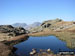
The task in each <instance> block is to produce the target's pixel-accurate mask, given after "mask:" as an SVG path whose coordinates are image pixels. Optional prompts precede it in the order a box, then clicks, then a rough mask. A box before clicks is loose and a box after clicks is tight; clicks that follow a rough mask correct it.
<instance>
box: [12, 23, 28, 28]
mask: <svg viewBox="0 0 75 56" xmlns="http://www.w3.org/2000/svg"><path fill="white" fill-rule="evenodd" d="M12 26H13V27H23V28H25V27H26V26H27V24H26V23H14V24H12Z"/></svg>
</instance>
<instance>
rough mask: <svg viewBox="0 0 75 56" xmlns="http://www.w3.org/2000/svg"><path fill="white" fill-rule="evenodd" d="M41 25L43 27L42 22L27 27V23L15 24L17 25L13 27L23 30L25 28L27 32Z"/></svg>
mask: <svg viewBox="0 0 75 56" xmlns="http://www.w3.org/2000/svg"><path fill="white" fill-rule="evenodd" d="M40 25H41V23H40V22H34V23H33V24H30V25H27V24H26V23H15V24H12V26H13V27H23V28H25V29H27V30H29V29H31V28H35V27H38V26H40Z"/></svg>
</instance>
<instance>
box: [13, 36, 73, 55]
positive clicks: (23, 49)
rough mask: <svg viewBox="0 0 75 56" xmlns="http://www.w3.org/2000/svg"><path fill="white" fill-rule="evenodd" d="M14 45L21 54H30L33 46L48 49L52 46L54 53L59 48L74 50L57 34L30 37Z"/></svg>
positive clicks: (18, 53)
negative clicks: (56, 35)
mask: <svg viewBox="0 0 75 56" xmlns="http://www.w3.org/2000/svg"><path fill="white" fill-rule="evenodd" d="M14 47H16V48H18V50H17V51H16V52H15V53H16V54H17V55H19V56H25V55H26V56H29V52H30V51H32V48H36V49H37V51H38V50H39V49H48V48H50V49H51V50H52V51H53V52H54V53H58V52H59V49H60V50H61V51H74V50H73V49H69V48H68V47H67V46H66V43H65V42H64V41H62V40H59V39H58V38H57V37H55V36H43V37H31V36H30V37H29V38H28V40H26V41H24V42H21V43H19V44H17V45H15V46H14Z"/></svg>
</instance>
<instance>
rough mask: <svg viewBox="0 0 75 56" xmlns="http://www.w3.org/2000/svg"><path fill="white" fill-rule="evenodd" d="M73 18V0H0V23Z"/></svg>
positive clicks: (74, 4) (74, 11)
mask: <svg viewBox="0 0 75 56" xmlns="http://www.w3.org/2000/svg"><path fill="white" fill-rule="evenodd" d="M55 18H61V19H63V20H67V21H73V20H75V0H0V24H13V23H17V22H20V23H27V24H31V23H33V22H37V21H38V22H43V21H45V20H50V19H55Z"/></svg>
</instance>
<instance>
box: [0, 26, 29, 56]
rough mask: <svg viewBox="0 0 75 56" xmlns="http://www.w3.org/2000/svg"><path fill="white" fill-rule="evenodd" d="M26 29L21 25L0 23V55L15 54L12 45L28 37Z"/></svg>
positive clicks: (11, 55)
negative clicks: (16, 26) (14, 25)
mask: <svg viewBox="0 0 75 56" xmlns="http://www.w3.org/2000/svg"><path fill="white" fill-rule="evenodd" d="M25 34H26V30H25V29H24V28H22V27H18V28H15V27H12V26H11V25H0V56H17V55H15V54H14V51H15V50H16V48H14V47H13V45H15V44H17V43H19V42H22V41H24V40H26V39H28V36H27V34H26V35H25Z"/></svg>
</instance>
